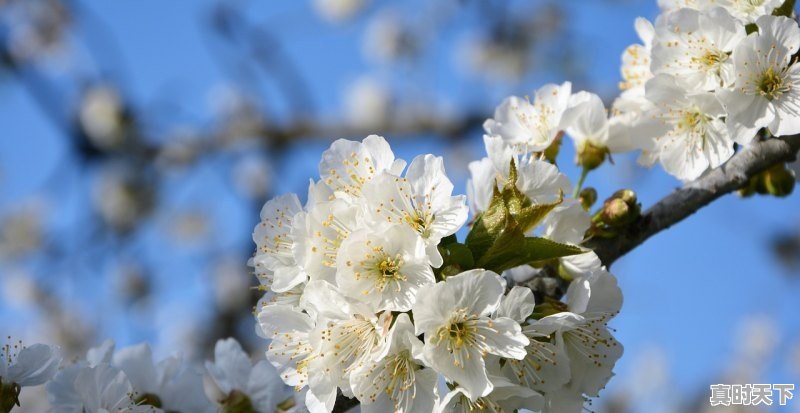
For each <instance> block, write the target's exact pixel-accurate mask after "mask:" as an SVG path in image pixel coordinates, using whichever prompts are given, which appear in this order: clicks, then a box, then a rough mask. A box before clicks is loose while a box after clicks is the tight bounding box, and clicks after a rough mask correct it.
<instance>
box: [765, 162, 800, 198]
mask: <svg viewBox="0 0 800 413" xmlns="http://www.w3.org/2000/svg"><path fill="white" fill-rule="evenodd" d="M763 179H764V187H765V188H766V190H767V193H769V194H770V195H774V196H777V197H786V196H789V195H790V194H791V193H792V191H793V190H794V184H795V180H794V174H793V173H792V172H791V171H789V170H788V169H786V166H785V165H783V164H779V165H775V166H773V167H772V168H770V169H768V170H766V171H765V172H764V175H763Z"/></svg>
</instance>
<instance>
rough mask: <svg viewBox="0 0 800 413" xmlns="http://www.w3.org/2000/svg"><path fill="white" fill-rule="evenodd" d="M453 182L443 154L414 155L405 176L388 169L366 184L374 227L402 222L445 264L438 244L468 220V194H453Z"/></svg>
mask: <svg viewBox="0 0 800 413" xmlns="http://www.w3.org/2000/svg"><path fill="white" fill-rule="evenodd" d="M452 193H453V183H452V182H451V181H450V179H449V178H448V177H447V175H446V174H445V171H444V161H443V159H442V158H441V157H437V156H433V155H423V156H418V157H416V158H414V160H412V161H411V164H410V165H409V167H408V171H406V174H405V177H400V176H398V175H395V174H392V173H389V172H385V173H383V174H381V175H379V176H377V177H375V178H374V179H373V180H372V181H370V182H369V183H367V184H366V185H365V186H364V198H365V201H366V204H367V208H368V214H369V215H368V216H369V217H372V218H373V221H374V222H373V224H372V225H374V226H381V225H387V224H401V225H405V226H407V227H410V228H411V229H413V230H414V231H415V232H417V233H418V234H419V235H420V236H421V237H422V238H423V239H424V240H425V245H426V250H427V253H428V257H429V259H430V263H431V265H433V266H434V267H439V266H440V265H442V257H441V255H440V254H439V251H438V249H437V248H436V246H437V245H438V244H439V241H441V239H442V238H444V237H446V236H448V235H452V234H455V233H456V231H458V230H459V229H460V228H461V226H462V225H464V222H465V221H466V220H467V212H468V208H467V206H466V197H465V196H463V195H458V196H452Z"/></svg>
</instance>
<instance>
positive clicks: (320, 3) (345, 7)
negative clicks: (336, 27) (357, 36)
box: [314, 0, 368, 23]
mask: <svg viewBox="0 0 800 413" xmlns="http://www.w3.org/2000/svg"><path fill="white" fill-rule="evenodd" d="M367 1H368V0H314V10H316V12H317V14H319V15H320V17H322V18H324V19H325V20H328V21H329V22H332V23H339V22H343V21H345V20H347V19H349V18H351V17H353V16H355V15H356V14H357V13H358V12H360V11H361V10H362V9H363V8H364V6H366V4H367Z"/></svg>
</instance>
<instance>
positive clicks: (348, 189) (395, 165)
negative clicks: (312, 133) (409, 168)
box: [319, 135, 405, 196]
mask: <svg viewBox="0 0 800 413" xmlns="http://www.w3.org/2000/svg"><path fill="white" fill-rule="evenodd" d="M404 167H405V161H403V160H401V159H395V158H394V153H393V152H392V149H391V148H390V147H389V144H388V143H387V142H386V139H384V138H383V137H381V136H378V135H370V136H367V137H366V138H365V139H364V140H363V141H361V142H355V141H349V140H346V139H338V140H336V141H335V142H333V144H331V147H330V148H329V149H328V150H326V151H325V152H324V153H323V154H322V161H321V162H320V164H319V175H320V178H322V181H323V182H325V184H326V185H327V186H328V187H330V189H331V190H333V191H337V192H343V193H345V194H347V195H350V196H360V195H361V187H362V186H363V185H364V184H365V183H366V182H368V181H369V180H371V179H372V178H373V177H374V176H375V175H377V174H380V173H381V172H383V171H388V172H389V173H392V174H394V175H399V174H400V173H401V172H402V171H403V168H404Z"/></svg>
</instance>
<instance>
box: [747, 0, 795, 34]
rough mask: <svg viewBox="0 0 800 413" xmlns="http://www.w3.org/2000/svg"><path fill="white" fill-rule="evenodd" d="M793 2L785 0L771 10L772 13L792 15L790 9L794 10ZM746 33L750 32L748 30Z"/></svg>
mask: <svg viewBox="0 0 800 413" xmlns="http://www.w3.org/2000/svg"><path fill="white" fill-rule="evenodd" d="M794 4H795V0H786V1H784V2H783V4H782V5H781V6H780V7H778V8H777V9H775V10H773V11H772V15H773V16H785V17H792V11H794ZM747 33H748V34H750V32H749V31H748V32H747Z"/></svg>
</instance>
